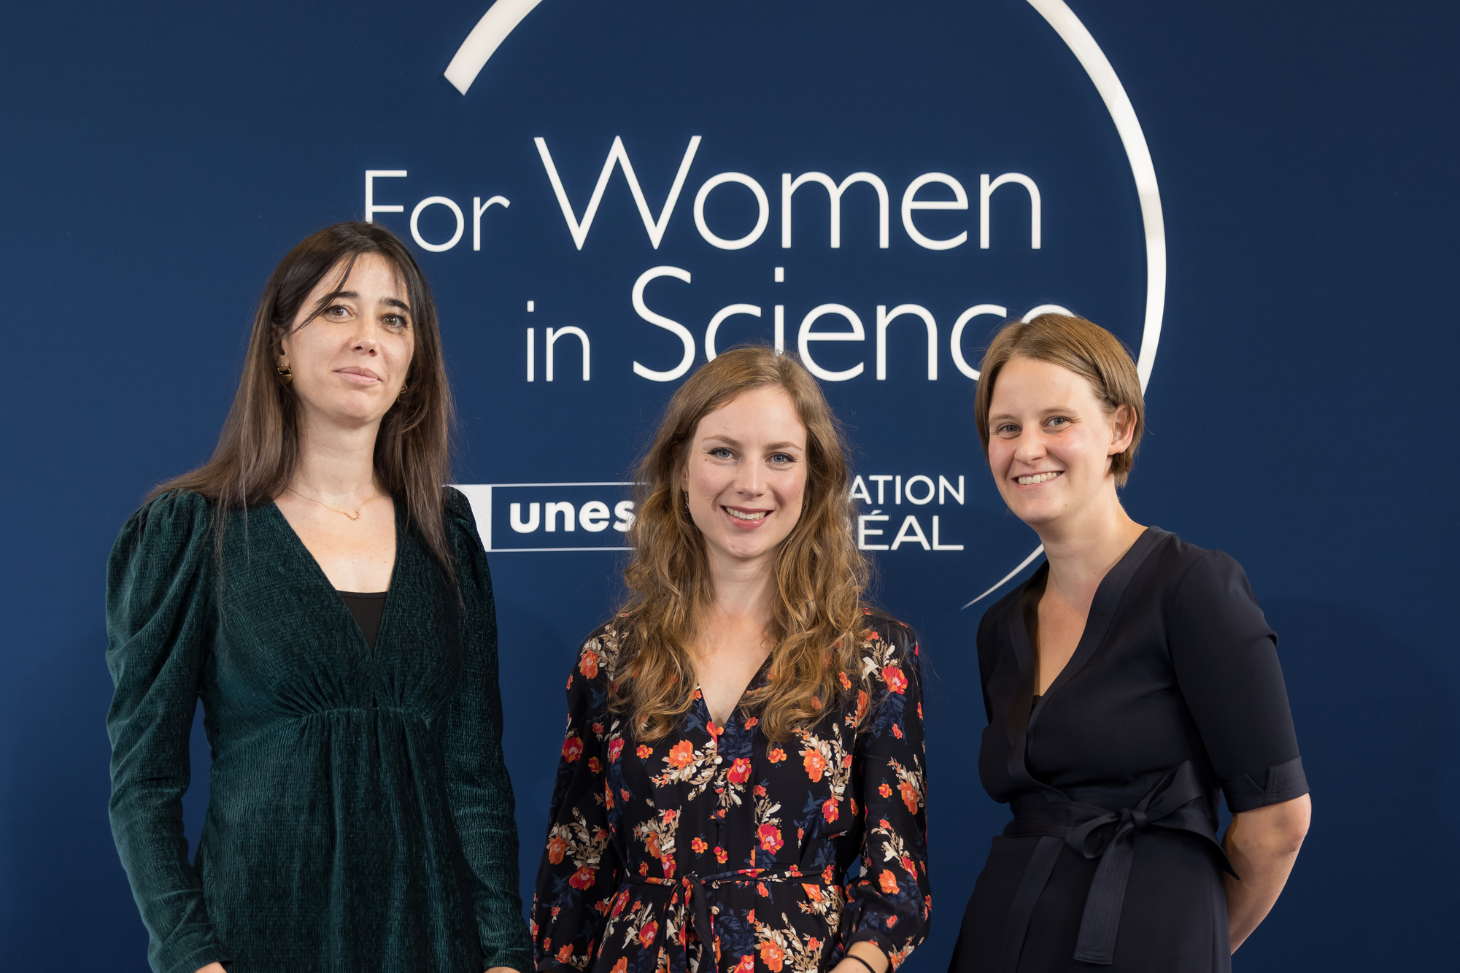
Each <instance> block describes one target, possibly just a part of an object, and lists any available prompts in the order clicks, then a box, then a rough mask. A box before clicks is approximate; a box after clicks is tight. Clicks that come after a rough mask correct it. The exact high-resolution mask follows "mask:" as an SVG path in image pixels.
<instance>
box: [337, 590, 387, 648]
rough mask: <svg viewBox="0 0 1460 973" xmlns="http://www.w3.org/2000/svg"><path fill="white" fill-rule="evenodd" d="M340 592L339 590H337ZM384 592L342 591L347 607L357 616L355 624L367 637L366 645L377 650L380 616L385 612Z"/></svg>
mask: <svg viewBox="0 0 1460 973" xmlns="http://www.w3.org/2000/svg"><path fill="white" fill-rule="evenodd" d="M336 590H338V589H336ZM386 594H388V592H384V591H341V592H340V597H341V598H343V599H345V607H347V608H349V609H350V614H351V615H354V616H355V624H356V625H359V626H360V631H361V632H363V633H364V635H365V644H367V645H369V646H370V647H371V648H372V649H373V648H375V636H376V634H377V633H378V632H379V631H380V616H381V615H382V614H383V613H384V612H385V596H386Z"/></svg>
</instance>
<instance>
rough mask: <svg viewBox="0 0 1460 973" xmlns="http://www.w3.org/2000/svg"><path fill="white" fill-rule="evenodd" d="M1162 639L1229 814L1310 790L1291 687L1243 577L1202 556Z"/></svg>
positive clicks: (1231, 564)
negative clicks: (1290, 703)
mask: <svg viewBox="0 0 1460 973" xmlns="http://www.w3.org/2000/svg"><path fill="white" fill-rule="evenodd" d="M1168 640H1169V644H1170V650H1171V661H1172V665H1173V667H1174V669H1175V672H1176V679H1177V683H1178V684H1179V685H1180V686H1181V695H1182V697H1183V698H1184V699H1185V701H1186V705H1187V708H1188V709H1189V710H1190V711H1191V715H1192V717H1193V718H1194V719H1195V721H1196V726H1197V729H1198V731H1199V732H1200V733H1201V738H1202V743H1203V745H1204V746H1205V747H1206V750H1207V755H1208V756H1209V757H1210V758H1211V761H1212V767H1213V768H1214V769H1215V770H1216V772H1217V776H1218V777H1219V778H1221V781H1222V790H1223V792H1224V793H1225V794H1226V797H1227V806H1228V807H1229V808H1230V809H1231V810H1232V811H1233V812H1234V813H1235V812H1240V811H1250V810H1252V809H1254V808H1258V807H1263V806H1265V805H1268V804H1277V803H1280V802H1282V801H1288V800H1292V799H1293V798H1295V797H1300V796H1302V795H1303V794H1306V793H1308V782H1307V779H1306V777H1305V776H1304V774H1303V761H1302V758H1301V757H1300V756H1299V754H1298V740H1297V735H1296V734H1295V733H1294V731H1293V717H1292V712H1291V710H1290V709H1289V707H1288V693H1287V689H1286V687H1285V686H1284V685H1283V672H1282V667H1281V666H1280V665H1279V663H1278V657H1277V636H1275V635H1274V634H1273V632H1272V629H1270V628H1268V625H1267V620H1266V619H1265V618H1264V617H1263V614H1262V609H1261V608H1259V607H1258V605H1257V600H1256V599H1255V598H1254V597H1253V595H1252V589H1251V587H1250V586H1249V585H1248V583H1247V575H1246V574H1245V573H1244V572H1243V571H1242V568H1241V566H1240V565H1238V563H1237V562H1236V561H1234V560H1232V558H1230V557H1228V556H1227V555H1225V554H1223V553H1222V552H1220V551H1208V552H1205V553H1204V554H1203V555H1202V557H1201V559H1200V560H1198V561H1197V562H1196V563H1195V564H1193V565H1192V566H1191V568H1190V569H1188V571H1187V572H1186V575H1185V577H1184V578H1183V579H1182V580H1181V584H1180V587H1179V588H1178V589H1177V592H1176V597H1175V600H1174V605H1173V608H1172V611H1171V615H1170V628H1169V631H1168Z"/></svg>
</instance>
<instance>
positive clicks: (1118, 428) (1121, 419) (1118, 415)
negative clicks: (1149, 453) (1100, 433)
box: [1105, 405, 1136, 456]
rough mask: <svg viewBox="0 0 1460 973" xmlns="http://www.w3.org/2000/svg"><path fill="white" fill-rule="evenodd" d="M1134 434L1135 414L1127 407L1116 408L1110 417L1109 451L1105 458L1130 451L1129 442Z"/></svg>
mask: <svg viewBox="0 0 1460 973" xmlns="http://www.w3.org/2000/svg"><path fill="white" fill-rule="evenodd" d="M1135 434H1136V416H1135V412H1134V411H1133V410H1132V409H1131V407H1130V406H1128V405H1120V406H1116V408H1115V414H1114V415H1112V416H1111V417H1110V449H1109V450H1108V451H1107V452H1106V454H1105V455H1107V456H1119V455H1120V454H1121V453H1123V452H1125V451H1126V450H1127V449H1130V443H1131V440H1132V439H1134V438H1135Z"/></svg>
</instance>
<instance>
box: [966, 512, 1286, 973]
mask: <svg viewBox="0 0 1460 973" xmlns="http://www.w3.org/2000/svg"><path fill="white" fill-rule="evenodd" d="M1048 577H1049V566H1048V565H1047V564H1046V565H1044V566H1043V567H1041V568H1040V569H1039V570H1038V571H1036V572H1035V573H1034V575H1033V576H1032V577H1031V578H1030V579H1029V580H1028V581H1026V582H1025V583H1024V584H1022V585H1020V586H1019V587H1018V588H1016V589H1014V590H1013V591H1012V592H1010V593H1009V594H1008V595H1007V596H1006V597H1004V598H1003V599H1002V600H1000V601H999V602H998V603H996V604H995V605H994V606H993V607H991V608H990V609H989V610H988V612H987V613H986V614H985V615H984V618H983V621H982V622H981V623H980V625H979V630H978V659H979V670H980V673H981V677H982V682H983V694H984V708H985V711H986V713H987V715H988V720H989V724H988V727H987V728H986V729H985V730H984V732H983V742H982V747H981V750H980V753H979V775H980V777H981V778H982V781H983V785H984V789H985V790H987V791H988V793H989V795H990V796H991V797H993V799H994V800H996V801H999V802H1001V803H1008V804H1010V805H1011V810H1012V811H1013V812H1014V819H1013V820H1012V821H1011V822H1010V823H1009V825H1008V826H1007V827H1006V828H1005V829H1004V833H1003V834H1002V835H1000V836H998V837H996V838H994V839H993V847H992V848H991V849H990V851H989V856H988V861H987V864H986V865H985V866H984V869H983V872H982V873H981V874H980V875H979V878H978V883H977V885H976V887H975V889H974V892H973V896H972V898H971V899H970V900H969V903H968V909H967V911H966V913H965V915H964V918H963V926H962V929H961V931H960V934H959V939H958V945H957V947H956V948H955V949H954V955H953V961H952V965H951V967H950V973H984V971H990V973H993V971H997V973H1016V971H1024V973H1035V971H1038V973H1046V971H1067V970H1068V971H1074V970H1082V971H1086V973H1089V971H1091V970H1100V969H1106V970H1110V971H1122V973H1125V971H1131V973H1136V971H1139V973H1157V971H1159V973H1197V971H1221V973H1226V971H1228V970H1230V969H1231V948H1230V944H1229V942H1228V938H1227V903H1226V897H1225V893H1224V889H1223V883H1222V869H1223V868H1225V867H1227V862H1226V858H1225V856H1224V855H1223V853H1222V850H1221V848H1220V845H1219V844H1218V841H1219V838H1218V835H1217V831H1216V829H1217V807H1218V800H1219V797H1220V796H1221V795H1225V796H1226V800H1227V806H1228V807H1229V808H1230V809H1231V810H1232V811H1233V812H1239V811H1250V810H1252V809H1254V808H1258V807H1263V806H1265V805H1268V804H1276V803H1278V802H1281V801H1287V800H1291V799H1293V798H1296V797H1299V796H1301V795H1303V794H1306V793H1307V791H1308V787H1307V782H1306V780H1305V779H1304V776H1303V764H1302V759H1301V757H1300V756H1299V754H1298V743H1297V738H1296V736H1295V734H1294V732H1293V721H1292V716H1291V713H1290V711H1289V708H1288V699H1287V691H1286V689H1285V688H1284V686H1283V677H1282V670H1281V668H1280V667H1279V665H1278V658H1277V637H1276V636H1275V635H1274V634H1273V632H1272V630H1271V629H1270V628H1268V626H1267V622H1266V620H1265V619H1264V618H1263V614H1262V610H1261V609H1260V608H1259V607H1258V606H1257V602H1256V600H1255V599H1254V598H1253V595H1252V589H1251V588H1250V587H1249V586H1248V583H1247V577H1246V575H1245V574H1244V573H1243V571H1242V568H1241V566H1240V565H1238V564H1237V562H1236V561H1234V560H1233V559H1232V558H1230V557H1228V556H1227V555H1225V554H1223V553H1221V552H1220V551H1207V550H1203V549H1201V548H1199V547H1196V546H1194V545H1191V544H1188V543H1186V542H1184V541H1182V540H1181V539H1180V538H1179V537H1177V536H1176V535H1175V534H1171V533H1168V532H1166V531H1163V530H1160V529H1158V528H1155V527H1152V528H1149V529H1147V530H1146V532H1145V533H1144V534H1142V535H1141V537H1140V538H1139V539H1138V540H1137V541H1136V543H1135V544H1134V545H1132V547H1131V549H1130V550H1129V551H1128V552H1126V554H1125V556H1124V557H1122V558H1121V560H1120V561H1119V562H1118V563H1117V564H1116V565H1115V567H1113V568H1112V569H1111V570H1110V572H1109V573H1108V574H1107V575H1106V577H1105V579H1104V580H1103V581H1102V582H1101V583H1100V586H1099V588H1098V590H1097V591H1096V594H1095V598H1094V601H1093V603H1092V604H1091V607H1090V614H1089V618H1088V620H1087V622H1086V625H1085V631H1084V633H1083V634H1082V636H1081V638H1080V641H1079V643H1078V645H1077V647H1076V649H1075V652H1074V655H1073V656H1072V657H1071V658H1070V661H1069V663H1068V664H1067V665H1066V666H1065V668H1064V670H1063V671H1062V672H1061V673H1060V674H1059V676H1058V678H1056V679H1055V680H1054V682H1053V683H1051V684H1050V686H1049V689H1048V690H1047V691H1046V692H1045V693H1044V695H1043V696H1041V697H1035V695H1034V675H1035V656H1034V649H1033V645H1032V642H1031V639H1030V637H1029V626H1028V623H1027V619H1029V618H1031V617H1033V613H1034V612H1035V610H1036V609H1037V606H1038V603H1039V597H1040V596H1041V595H1042V594H1043V591H1044V586H1045V583H1046V581H1047V579H1048Z"/></svg>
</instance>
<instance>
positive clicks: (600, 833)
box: [532, 630, 627, 971]
mask: <svg viewBox="0 0 1460 973" xmlns="http://www.w3.org/2000/svg"><path fill="white" fill-rule="evenodd" d="M616 651H617V643H616V641H615V640H614V636H613V635H612V632H611V630H608V631H602V632H600V633H597V634H596V635H595V636H593V637H590V638H589V639H588V640H587V641H586V642H584V643H583V646H582V648H581V649H580V651H579V654H578V660H577V662H576V663H575V665H574V667H573V672H572V674H571V675H570V676H569V677H568V690H567V692H568V728H567V732H566V733H565V734H564V736H563V753H562V757H561V758H560V759H559V762H558V777H557V783H556V785H555V787H554V788H553V801H552V811H551V814H550V815H549V818H548V822H549V824H548V834H547V847H546V849H545V850H544V851H543V857H542V864H541V865H540V866H539V868H538V872H537V893H536V895H535V896H534V899H533V908H532V935H533V950H534V953H535V955H536V958H537V969H538V970H540V971H546V970H552V971H560V970H561V971H568V970H584V969H587V968H588V966H589V964H590V962H591V961H592V958H593V956H594V951H595V948H596V947H597V945H598V943H599V938H600V937H601V935H602V933H603V928H604V925H605V924H606V922H607V919H608V913H609V900H610V899H611V898H612V897H613V894H614V892H615V891H617V889H618V887H619V881H620V876H621V873H622V868H621V866H620V864H619V856H618V853H617V851H616V850H615V848H614V844H613V841H612V837H611V835H612V825H611V823H610V814H611V813H613V810H614V801H615V795H614V793H613V791H612V790H611V789H610V781H609V777H610V774H611V773H612V771H613V770H614V769H615V768H614V767H613V766H612V765H613V764H614V763H615V762H616V761H618V759H619V757H620V752H619V750H618V749H616V748H615V749H613V750H612V751H611V752H610V751H609V750H608V748H607V747H606V745H605V739H606V737H607V735H608V732H609V729H610V727H611V726H612V722H613V721H612V717H611V714H610V713H609V712H608V669H609V668H610V660H611V658H612V656H613V655H615V654H616ZM616 746H617V741H616ZM626 795H627V792H625V796H626Z"/></svg>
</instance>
